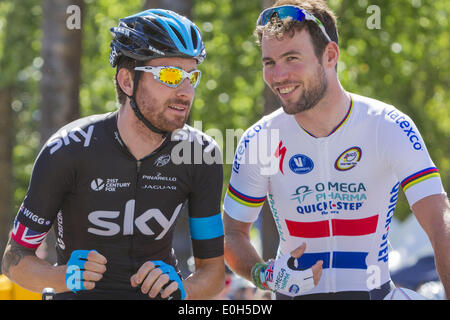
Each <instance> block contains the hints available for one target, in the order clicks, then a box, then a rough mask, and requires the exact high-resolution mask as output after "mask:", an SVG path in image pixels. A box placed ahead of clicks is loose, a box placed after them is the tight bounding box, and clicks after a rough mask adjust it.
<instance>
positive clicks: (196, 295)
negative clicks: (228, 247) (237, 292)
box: [183, 256, 225, 300]
mask: <svg viewBox="0 0 450 320" xmlns="http://www.w3.org/2000/svg"><path fill="white" fill-rule="evenodd" d="M224 283H225V264H224V261H223V256H220V257H217V258H211V259H200V260H199V259H196V260H195V272H194V273H192V274H191V275H190V276H189V277H188V278H186V279H185V280H184V281H183V286H184V289H185V291H186V299H189V300H199V299H211V298H213V297H214V296H216V295H217V294H219V293H220V291H222V289H223V287H224Z"/></svg>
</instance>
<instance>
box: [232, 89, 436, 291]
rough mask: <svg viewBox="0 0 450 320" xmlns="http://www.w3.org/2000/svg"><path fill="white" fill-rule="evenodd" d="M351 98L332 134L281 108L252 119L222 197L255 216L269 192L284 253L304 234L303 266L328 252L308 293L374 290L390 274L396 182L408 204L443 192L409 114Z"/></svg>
mask: <svg viewBox="0 0 450 320" xmlns="http://www.w3.org/2000/svg"><path fill="white" fill-rule="evenodd" d="M351 98H352V99H351V103H350V107H349V111H348V113H347V115H346V116H345V118H344V119H343V121H342V122H341V123H340V124H339V125H338V126H337V127H336V128H335V129H334V130H333V131H332V132H331V133H330V134H329V135H328V136H327V137H323V138H316V137H314V136H312V135H311V134H310V133H308V132H307V131H305V130H304V129H302V128H301V127H300V126H299V125H298V123H297V122H296V120H295V119H294V116H293V115H288V114H286V113H285V112H284V111H283V110H282V109H281V108H280V109H279V110H277V111H275V112H273V113H272V114H270V115H268V116H265V117H263V118H262V119H261V120H260V121H259V122H257V123H256V124H255V125H253V126H252V127H250V128H249V129H248V130H247V131H246V132H245V133H244V135H243V136H242V138H241V141H240V143H239V145H238V147H237V149H236V153H235V158H234V164H233V170H232V175H231V180H230V184H229V187H228V190H227V194H226V196H225V200H224V205H223V207H224V211H225V212H226V213H227V214H228V215H229V216H230V217H232V218H233V219H236V220H239V221H243V222H254V221H256V219H257V218H258V215H259V213H260V211H261V206H262V205H263V203H264V201H265V199H267V201H268V203H269V205H270V207H271V209H272V213H273V217H274V219H275V224H276V226H277V228H278V232H279V236H280V237H279V238H280V243H279V252H278V256H280V255H282V254H285V253H288V252H290V251H292V250H293V249H295V248H296V247H298V246H299V245H300V244H302V243H303V242H306V245H307V246H306V252H305V254H304V255H303V256H302V257H301V258H300V259H299V267H301V268H309V267H311V266H312V265H314V263H315V262H316V261H318V260H323V262H324V263H323V268H324V269H323V272H322V277H321V279H320V282H319V284H318V285H317V286H316V287H315V288H314V289H313V290H311V291H310V292H308V294H310V293H324V292H339V291H370V290H372V289H374V288H376V287H377V286H379V285H380V284H383V283H385V282H387V281H389V280H390V275H389V268H388V243H387V236H388V231H389V224H390V223H391V220H392V217H393V213H394V209H395V205H396V202H397V197H398V191H399V189H402V190H403V191H404V193H405V195H406V198H407V199H408V202H409V205H410V206H412V205H413V204H414V203H415V202H416V201H418V200H420V199H422V198H424V197H426V196H429V195H433V194H440V193H443V192H444V189H443V186H442V182H441V179H440V176H439V172H438V170H437V169H436V167H435V165H434V164H433V161H432V160H431V158H430V156H429V154H428V151H427V149H426V146H425V143H424V141H423V139H422V137H421V135H420V133H419V131H418V130H417V127H416V126H415V124H414V123H413V121H412V120H411V119H410V118H409V117H408V116H407V115H405V114H403V113H402V112H400V111H399V110H397V109H396V108H395V107H393V106H391V105H387V104H385V103H382V102H380V101H377V100H373V99H369V98H366V97H362V96H359V95H355V94H351ZM268 146H272V147H271V148H270V147H268ZM274 241H276V239H274Z"/></svg>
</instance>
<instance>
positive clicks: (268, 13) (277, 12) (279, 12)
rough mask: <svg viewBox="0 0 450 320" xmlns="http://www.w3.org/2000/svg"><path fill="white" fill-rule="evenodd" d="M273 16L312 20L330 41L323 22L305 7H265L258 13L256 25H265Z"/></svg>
mask: <svg viewBox="0 0 450 320" xmlns="http://www.w3.org/2000/svg"><path fill="white" fill-rule="evenodd" d="M273 17H278V18H280V19H285V18H292V19H294V20H296V21H305V20H309V21H313V22H315V23H316V24H317V26H318V27H319V28H320V30H322V32H323V34H324V36H325V38H327V40H328V41H329V42H331V38H330V37H329V36H328V34H327V32H326V31H325V27H324V26H323V23H322V22H321V21H320V20H319V19H317V18H316V17H314V16H313V15H312V14H311V13H309V12H308V11H306V10H305V9H302V8H300V7H296V6H281V7H272V8H267V9H266V10H264V11H263V12H261V14H260V15H259V18H258V20H257V21H256V25H260V26H265V25H266V24H267V23H268V22H269V21H270V19H271V18H273Z"/></svg>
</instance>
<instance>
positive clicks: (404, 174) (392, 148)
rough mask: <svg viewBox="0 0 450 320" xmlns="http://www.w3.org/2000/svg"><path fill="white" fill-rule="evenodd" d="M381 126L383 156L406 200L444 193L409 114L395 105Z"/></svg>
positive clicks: (410, 201) (437, 173) (414, 200)
mask: <svg viewBox="0 0 450 320" xmlns="http://www.w3.org/2000/svg"><path fill="white" fill-rule="evenodd" d="M384 120H385V121H383V123H382V126H381V128H380V133H381V139H380V140H379V143H380V144H381V145H380V150H382V152H381V153H382V156H383V157H386V161H387V163H388V164H389V165H390V166H391V168H392V170H393V171H394V174H395V175H396V176H397V178H398V181H399V182H400V184H401V187H402V189H403V192H404V193H405V196H406V198H407V199H408V203H409V205H410V206H412V205H413V204H414V203H415V202H417V201H418V200H420V199H422V198H425V197H427V196H430V195H433V194H441V193H444V192H445V191H444V188H443V186H442V181H441V178H440V175H439V170H438V169H437V168H436V166H435V164H434V163H433V161H432V159H431V158H430V155H429V153H428V150H427V148H426V145H425V142H424V140H423V139H422V136H421V134H420V132H419V130H418V128H417V126H416V125H415V124H414V122H413V121H412V120H411V118H410V117H408V116H407V115H405V114H403V113H401V112H400V111H398V110H397V109H395V108H393V107H392V108H391V109H388V110H387V111H386V114H385V117H384Z"/></svg>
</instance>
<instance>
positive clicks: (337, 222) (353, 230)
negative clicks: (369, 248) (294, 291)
mask: <svg viewBox="0 0 450 320" xmlns="http://www.w3.org/2000/svg"><path fill="white" fill-rule="evenodd" d="M286 225H287V228H288V231H289V234H290V235H291V236H293V237H300V238H309V239H312V238H326V237H330V236H346V237H359V236H366V235H370V234H374V233H375V232H376V230H377V225H378V215H374V216H371V217H367V218H363V219H331V223H330V222H329V221H328V220H323V221H316V222H299V221H292V220H286ZM368 254H369V253H368V252H355V251H333V252H312V253H304V254H303V255H302V256H301V257H300V258H299V259H298V268H300V269H306V268H310V267H312V266H313V265H314V264H315V263H316V262H317V261H319V260H322V261H323V266H322V267H323V268H324V269H326V268H337V269H367V264H366V257H367V255H368Z"/></svg>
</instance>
